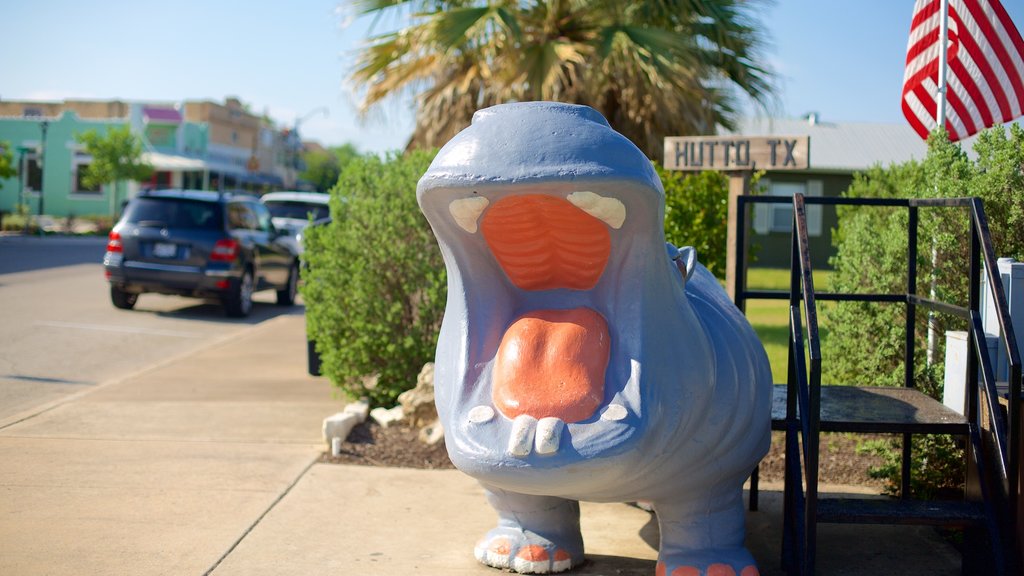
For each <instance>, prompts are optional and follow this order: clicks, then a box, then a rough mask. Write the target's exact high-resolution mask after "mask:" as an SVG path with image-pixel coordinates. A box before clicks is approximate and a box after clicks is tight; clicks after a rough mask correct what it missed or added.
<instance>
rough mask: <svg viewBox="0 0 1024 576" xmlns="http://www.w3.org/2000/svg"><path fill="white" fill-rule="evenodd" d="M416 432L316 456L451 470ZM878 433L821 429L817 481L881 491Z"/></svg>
mask: <svg viewBox="0 0 1024 576" xmlns="http://www.w3.org/2000/svg"><path fill="white" fill-rule="evenodd" d="M418 435H419V430H417V429H415V428H412V427H410V426H408V425H406V424H404V423H399V424H394V425H392V426H390V427H388V428H383V427H381V426H380V425H378V424H377V423H376V422H373V421H372V420H371V421H367V423H366V424H360V425H359V426H356V427H355V428H354V429H353V430H352V433H351V434H349V437H348V440H347V441H346V442H344V443H343V444H342V447H341V454H340V455H339V456H331V454H330V452H327V453H325V454H324V455H323V456H321V458H320V461H321V462H327V463H332V464H357V465H362V466H389V467H395V468H420V469H450V468H454V466H452V462H451V460H449V459H448V452H447V451H446V450H445V446H444V441H443V440H442V441H441V442H439V443H437V444H436V445H434V446H428V445H427V444H425V443H423V442H421V441H420V440H419V437H418ZM871 438H879V436H868V435H862V434H861V435H856V434H839V433H831V434H830V433H823V434H822V435H821V455H820V457H819V460H820V473H819V482H821V483H827V484H845V485H852V486H866V487H870V488H876V489H878V490H879V492H881V491H882V489H883V488H884V486H885V484H884V482H883V481H881V480H874V479H872V478H870V477H869V476H868V473H867V471H868V469H869V468H871V467H875V466H879V465H880V464H881V459H880V458H879V457H878V456H875V455H873V454H865V453H860V452H859V451H858V450H857V446H858V445H859V444H860V443H862V442H863V441H865V440H867V439H871ZM784 449H785V437H784V435H783V433H781V432H773V433H772V447H771V450H770V451H769V452H768V455H767V456H765V458H764V460H762V461H761V468H760V477H761V481H762V482H774V481H778V482H781V481H782V479H783V466H784V462H785V457H784V454H785V452H784Z"/></svg>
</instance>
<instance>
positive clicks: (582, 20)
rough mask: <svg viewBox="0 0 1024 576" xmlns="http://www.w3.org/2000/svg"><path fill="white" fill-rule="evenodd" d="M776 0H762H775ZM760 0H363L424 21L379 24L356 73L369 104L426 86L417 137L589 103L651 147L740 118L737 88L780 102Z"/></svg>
mask: <svg viewBox="0 0 1024 576" xmlns="http://www.w3.org/2000/svg"><path fill="white" fill-rule="evenodd" d="M768 1H770V0H761V2H760V4H764V3H766V2H768ZM757 4H758V2H757V0H747V1H744V0H646V1H639V2H632V1H628V0H622V1H616V0H547V1H535V2H518V1H512V0H491V1H485V0H477V1H474V0H452V1H429V0H426V1H425V0H356V9H357V10H358V11H359V13H360V14H363V15H368V14H372V15H377V16H381V15H385V14H399V13H402V12H403V11H404V12H406V14H405V16H411V17H412V23H411V24H409V25H408V26H405V27H404V28H401V29H399V30H397V31H396V32H393V33H385V34H379V35H376V36H373V37H372V38H371V39H370V42H369V44H368V46H367V47H366V48H365V49H364V50H363V52H362V53H361V54H360V57H359V60H358V62H357V65H356V68H355V70H354V72H353V74H352V79H353V80H354V81H355V82H356V83H357V84H358V85H362V86H364V87H365V94H364V99H363V104H362V109H363V111H364V112H365V111H367V110H368V109H369V108H371V107H373V106H374V105H376V104H377V103H379V102H380V101H382V100H384V99H385V98H387V97H388V96H391V95H394V94H398V93H407V92H412V93H414V94H416V98H417V100H416V102H417V110H416V129H415V131H414V133H413V136H412V139H411V141H410V143H409V146H410V147H422V146H440V145H442V144H444V143H445V142H447V141H448V139H449V138H451V137H452V136H454V135H455V134H456V133H457V132H458V131H459V130H461V129H462V128H464V127H466V126H467V125H468V124H469V122H470V119H471V118H472V115H473V112H475V111H476V110H478V109H480V108H484V107H487V106H490V105H493V104H499V103H502V102H515V101H528V100H557V101H561V102H570V103H575V104H587V105H589V106H592V107H594V108H595V109H597V110H598V111H599V112H601V113H602V114H603V115H604V116H605V118H607V119H608V121H609V123H611V125H612V126H613V127H614V128H615V129H616V130H618V131H619V132H621V133H622V134H624V135H625V136H626V137H628V138H629V139H630V140H632V141H633V142H635V143H636V144H637V145H638V146H639V147H640V148H641V149H642V150H644V152H646V153H647V154H648V156H650V157H652V158H656V157H660V156H661V149H662V142H663V139H664V137H665V136H681V135H692V134H709V133H713V132H714V130H715V127H716V126H717V125H721V126H725V127H728V128H732V127H733V123H734V119H735V115H736V111H737V106H736V104H737V97H738V96H742V95H746V96H747V97H749V98H750V99H751V100H752V101H753V102H755V103H757V104H758V105H760V106H761V107H763V108H767V107H768V106H769V104H770V103H771V98H772V95H771V92H772V90H771V88H772V86H771V73H770V72H769V71H768V70H767V69H766V68H765V67H764V66H763V65H762V64H760V63H759V58H758V56H759V50H760V49H761V48H762V46H763V42H764V41H763V40H762V38H761V35H760V33H759V32H758V30H757V28H755V26H754V23H753V22H752V21H751V18H750V13H751V12H752V11H753V10H754V9H755V8H756V5H757Z"/></svg>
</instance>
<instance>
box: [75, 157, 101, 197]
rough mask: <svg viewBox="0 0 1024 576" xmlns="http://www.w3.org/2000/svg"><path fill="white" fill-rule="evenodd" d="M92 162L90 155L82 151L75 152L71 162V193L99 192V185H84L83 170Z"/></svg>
mask: <svg viewBox="0 0 1024 576" xmlns="http://www.w3.org/2000/svg"><path fill="white" fill-rule="evenodd" d="M90 163H92V156H90V155H88V154H86V153H84V152H75V157H74V159H73V160H72V164H71V193H72V194H100V193H102V191H103V190H102V189H101V187H100V186H91V187H90V186H86V185H85V181H84V179H85V171H86V168H88V167H89V164H90Z"/></svg>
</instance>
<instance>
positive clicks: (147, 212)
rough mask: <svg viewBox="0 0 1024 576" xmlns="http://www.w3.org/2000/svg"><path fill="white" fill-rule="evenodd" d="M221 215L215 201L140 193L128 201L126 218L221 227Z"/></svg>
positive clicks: (166, 224)
mask: <svg viewBox="0 0 1024 576" xmlns="http://www.w3.org/2000/svg"><path fill="white" fill-rule="evenodd" d="M221 214H222V213H221V211H220V204H217V203H215V202H202V201H198V200H187V199H182V198H160V197H147V196H140V197H138V198H136V199H135V200H133V201H132V202H130V203H129V204H128V208H127V209H126V210H125V215H124V218H125V221H127V222H131V223H133V224H140V225H146V226H161V227H168V228H189V229H193V230H195V229H199V230H221V229H222V226H223V225H224V224H223V220H222V216H221Z"/></svg>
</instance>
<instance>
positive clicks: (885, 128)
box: [722, 117, 928, 172]
mask: <svg viewBox="0 0 1024 576" xmlns="http://www.w3.org/2000/svg"><path fill="white" fill-rule="evenodd" d="M722 133H723V134H735V135H742V136H803V135H807V136H810V138H811V144H810V150H811V151H810V171H826V172H854V171H859V170H865V169H867V168H870V167H872V166H874V165H881V166H883V167H886V166H889V165H891V164H902V163H904V162H907V161H909V160H918V161H920V160H924V157H925V155H926V154H927V153H928V146H927V144H926V143H925V141H924V140H922V139H921V137H920V136H918V135H917V133H916V132H914V130H913V128H911V127H910V125H909V124H905V123H904V124H872V123H838V122H822V121H821V120H820V119H819V120H816V121H812V120H809V119H807V118H765V117H754V118H743V119H741V120H740V121H739V122H737V129H736V131H735V132H730V131H722Z"/></svg>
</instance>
